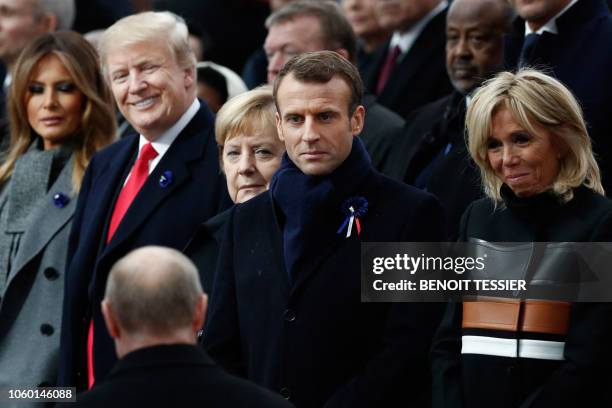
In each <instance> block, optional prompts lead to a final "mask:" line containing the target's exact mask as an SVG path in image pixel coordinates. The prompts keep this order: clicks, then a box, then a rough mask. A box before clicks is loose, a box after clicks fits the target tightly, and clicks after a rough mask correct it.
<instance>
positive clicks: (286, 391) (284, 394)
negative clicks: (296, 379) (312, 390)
mask: <svg viewBox="0 0 612 408" xmlns="http://www.w3.org/2000/svg"><path fill="white" fill-rule="evenodd" d="M280 395H282V397H283V398H284V399H289V398H291V390H290V389H289V388H287V387H283V388H281V390H280Z"/></svg>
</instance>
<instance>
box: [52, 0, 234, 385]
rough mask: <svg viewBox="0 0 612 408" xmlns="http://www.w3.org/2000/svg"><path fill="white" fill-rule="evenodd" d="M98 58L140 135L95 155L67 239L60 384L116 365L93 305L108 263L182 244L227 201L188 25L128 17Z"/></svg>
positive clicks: (98, 375) (167, 18)
mask: <svg viewBox="0 0 612 408" xmlns="http://www.w3.org/2000/svg"><path fill="white" fill-rule="evenodd" d="M100 51H101V62H102V64H103V71H104V73H105V76H106V78H107V80H108V81H109V82H110V85H111V88H112V91H113V94H114V96H115V100H116V102H117V105H118V106H119V109H120V110H121V113H122V114H123V116H124V117H125V118H126V119H127V120H128V121H129V123H130V124H131V125H132V126H133V127H134V129H136V130H137V131H138V132H139V133H140V134H139V135H138V134H132V135H131V136H128V137H124V138H123V139H121V140H120V141H118V142H116V143H115V144H113V145H111V146H109V147H108V148H107V149H105V150H103V151H101V152H99V153H98V154H96V155H94V157H93V158H92V160H91V162H90V163H89V167H88V168H87V172H86V174H85V177H84V180H83V186H82V188H81V193H80V195H79V201H78V204H77V209H76V213H75V218H74V222H73V228H72V232H71V238H70V243H69V251H68V259H69V267H68V270H67V273H66V291H65V298H64V316H63V323H62V335H61V345H60V348H61V358H60V377H59V381H60V383H61V384H66V385H73V386H74V385H76V386H77V387H78V388H84V387H85V386H86V385H89V386H91V385H92V384H93V383H94V381H95V379H102V378H103V377H104V376H105V375H106V374H107V373H108V371H109V370H110V368H111V367H112V365H113V364H114V362H115V361H116V357H115V350H114V345H113V342H112V341H111V338H110V337H109V335H108V332H107V331H106V328H105V326H104V322H103V320H102V314H101V310H100V306H99V305H100V301H101V300H102V296H103V293H104V286H105V284H106V279H107V276H108V271H109V270H110V267H111V266H112V265H113V263H114V262H115V261H116V260H117V259H119V258H120V257H122V256H123V255H125V254H126V253H127V252H129V251H131V250H132V249H134V248H138V247H141V246H144V245H151V244H156V245H163V246H168V247H172V248H183V247H184V246H185V245H186V244H187V242H188V240H189V238H190V237H191V236H192V235H193V234H194V232H195V230H196V229H197V226H198V225H199V224H201V223H202V222H204V221H205V220H207V219H208V218H210V217H212V216H213V215H215V214H217V213H218V212H219V210H220V209H222V208H223V207H225V206H226V203H228V202H229V198H228V197H227V192H226V187H225V182H224V181H223V180H222V178H221V176H220V172H219V166H218V161H219V160H218V153H217V147H216V143H215V140H214V137H213V125H214V123H213V115H212V113H211V112H210V110H209V109H208V108H207V107H206V105H205V104H204V103H200V102H199V101H198V100H197V99H196V77H195V58H194V56H193V53H192V51H191V50H190V48H189V45H188V42H187V27H186V25H185V23H184V21H183V20H182V19H180V18H179V17H177V16H176V15H174V14H172V13H169V12H158V13H155V12H146V13H141V14H136V15H132V16H128V17H125V18H123V19H121V20H119V21H118V22H117V23H115V24H114V25H113V26H111V27H110V28H109V29H107V30H106V32H105V33H104V35H103V37H102V39H101V43H100Z"/></svg>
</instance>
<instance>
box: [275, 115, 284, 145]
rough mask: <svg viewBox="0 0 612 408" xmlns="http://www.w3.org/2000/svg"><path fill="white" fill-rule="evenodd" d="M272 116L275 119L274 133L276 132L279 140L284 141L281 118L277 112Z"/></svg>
mask: <svg viewBox="0 0 612 408" xmlns="http://www.w3.org/2000/svg"><path fill="white" fill-rule="evenodd" d="M274 118H275V119H276V133H278V138H279V139H280V141H281V142H283V143H284V142H285V137H284V136H283V127H282V126H281V123H282V119H281V116H280V114H279V113H278V112H276V113H275V114H274Z"/></svg>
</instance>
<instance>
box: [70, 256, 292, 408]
mask: <svg viewBox="0 0 612 408" xmlns="http://www.w3.org/2000/svg"><path fill="white" fill-rule="evenodd" d="M207 300H208V299H207V296H206V294H205V293H204V292H203V291H202V287H201V285H200V279H199V276H198V270H197V269H196V267H195V265H194V264H193V263H192V262H191V261H190V260H189V259H188V258H187V257H185V256H184V255H183V254H181V253H180V252H178V251H176V250H174V249H170V248H164V247H156V246H148V247H143V248H139V249H136V250H134V251H132V252H130V253H129V254H128V255H126V256H125V257H123V258H121V259H120V260H119V261H118V262H117V263H115V265H114V266H113V268H112V269H111V271H110V273H109V275H108V281H107V282H106V291H105V294H104V300H103V301H102V313H103V315H104V321H105V323H106V327H107V329H108V332H109V334H110V335H111V337H112V338H113V341H114V342H115V349H116V350H117V356H118V357H119V361H118V362H117V364H116V365H115V367H114V368H113V370H112V371H111V372H110V374H109V375H108V377H107V378H106V379H105V380H103V381H102V382H100V383H99V384H97V385H96V387H95V388H93V389H92V390H91V391H89V392H86V393H83V394H79V395H78V398H77V403H76V404H74V405H73V404H66V406H75V407H115V408H119V407H126V408H127V407H129V408H132V407H150V406H153V407H171V406H176V407H261V408H268V407H279V408H280V407H290V406H291V404H289V403H287V402H286V401H284V400H283V399H282V398H281V397H279V396H277V395H275V394H273V393H271V392H270V391H267V390H265V389H262V388H259V387H258V386H256V385H254V384H252V383H249V382H247V381H245V380H242V379H240V378H236V377H233V376H231V375H229V374H227V373H226V372H225V371H223V369H221V367H219V366H218V365H216V364H215V363H214V362H213V361H212V359H211V358H210V357H208V355H207V354H206V353H205V352H204V351H203V350H202V349H201V348H199V347H196V337H197V332H198V331H199V330H200V328H201V327H202V324H203V323H204V319H205V315H206V306H207Z"/></svg>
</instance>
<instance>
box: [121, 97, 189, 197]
mask: <svg viewBox="0 0 612 408" xmlns="http://www.w3.org/2000/svg"><path fill="white" fill-rule="evenodd" d="M199 109H200V101H198V98H195V99H194V100H193V102H192V103H191V106H189V108H187V110H186V111H185V113H183V116H181V117H180V119H179V120H178V121H176V123H175V124H174V125H172V127H170V129H168V130H166V131H165V132H164V133H162V135H161V136H160V137H158V138H157V139H156V140H155V141H153V142H151V144H152V145H153V148H154V149H155V151H156V152H157V156H156V157H155V158H154V159H153V160H151V161H150V162H149V174H151V173H152V172H153V170H155V166H157V165H158V164H159V162H160V161H161V159H162V157H164V155H165V154H166V152H167V151H168V149H169V148H170V145H171V144H172V143H173V142H174V141H175V140H176V138H177V137H178V135H179V134H180V133H181V132H182V131H183V129H185V127H186V126H187V124H188V123H189V122H190V121H191V119H193V117H194V116H195V115H196V113H198V110H199ZM147 143H149V141H148V140H147V139H146V138H145V137H144V136H143V135H140V139H139V141H138V155H140V151H141V150H142V147H143V146H144V145H145V144H147ZM136 157H138V156H136ZM131 174H132V172H131V171H130V174H129V175H128V176H127V177H126V179H125V182H124V183H123V185H125V183H127V181H128V179H129V178H130V175H131Z"/></svg>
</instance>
